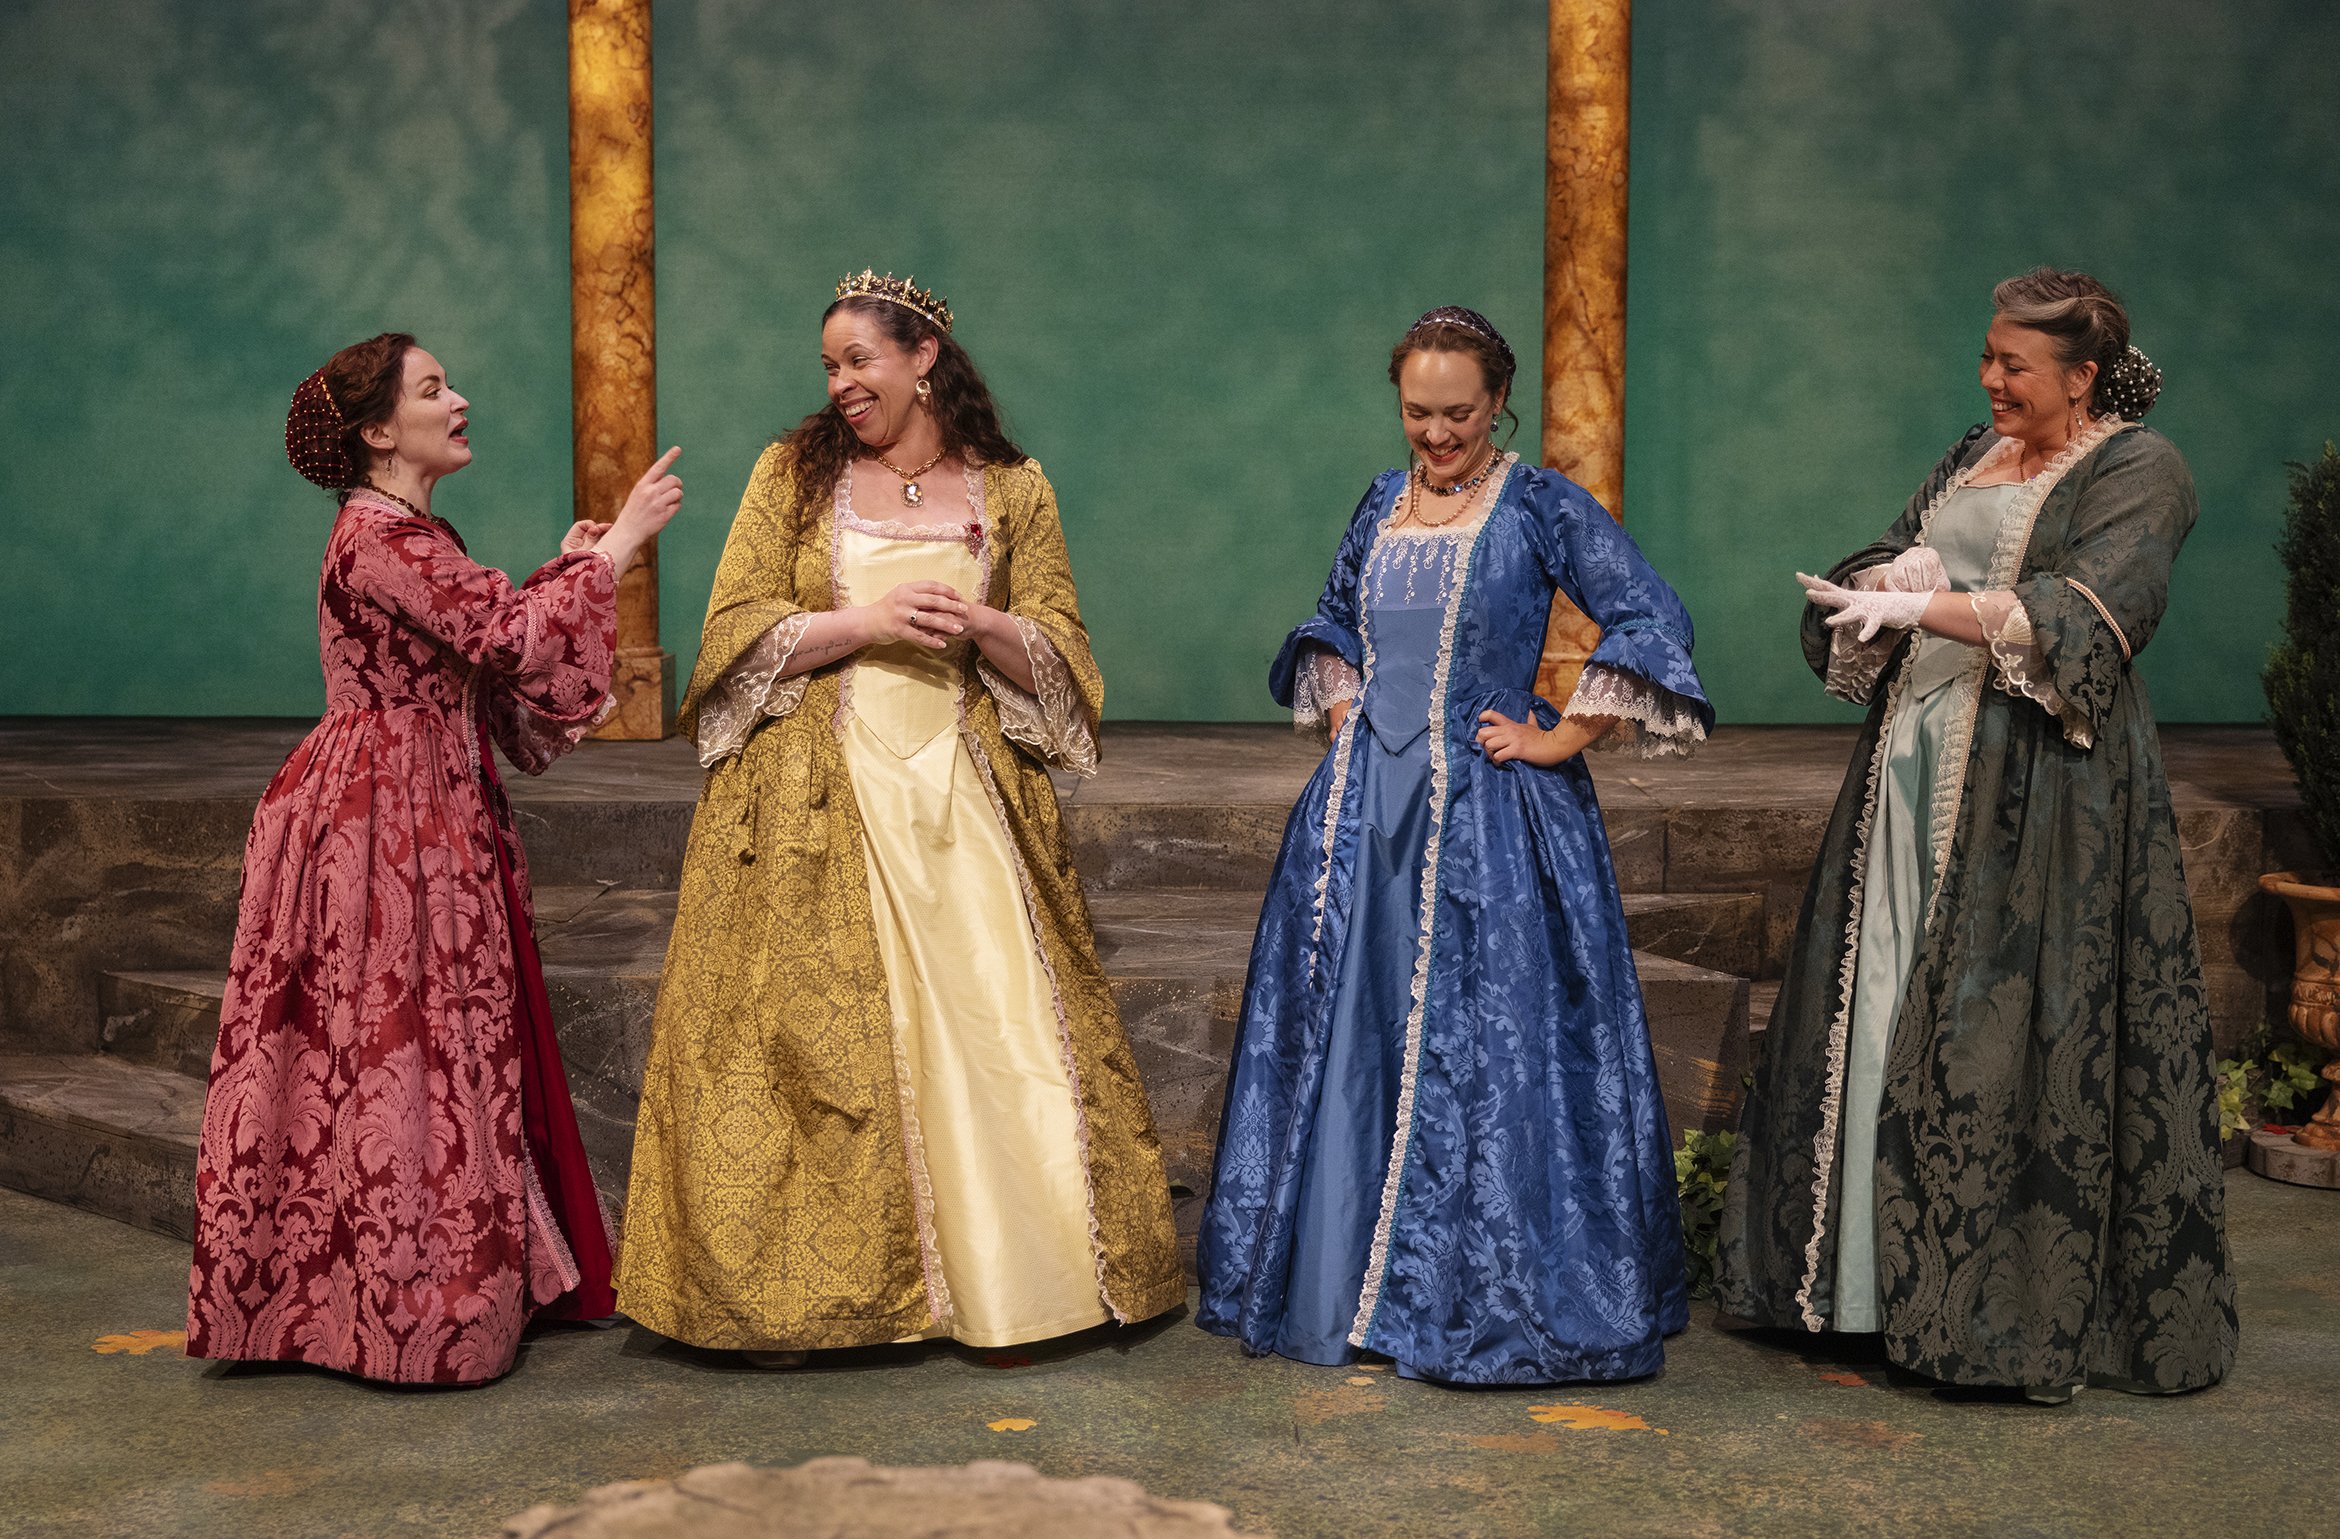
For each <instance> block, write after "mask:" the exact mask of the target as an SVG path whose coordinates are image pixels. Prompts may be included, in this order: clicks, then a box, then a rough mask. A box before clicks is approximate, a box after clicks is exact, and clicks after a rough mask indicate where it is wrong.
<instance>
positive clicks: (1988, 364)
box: [1982, 316, 2096, 450]
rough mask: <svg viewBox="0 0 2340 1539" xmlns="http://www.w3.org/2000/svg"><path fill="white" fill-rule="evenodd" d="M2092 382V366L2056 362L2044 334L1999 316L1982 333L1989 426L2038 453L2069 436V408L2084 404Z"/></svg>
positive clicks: (2050, 342)
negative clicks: (1988, 401)
mask: <svg viewBox="0 0 2340 1539" xmlns="http://www.w3.org/2000/svg"><path fill="white" fill-rule="evenodd" d="M2095 380H2096V365H2095V364H2093V363H2083V364H2080V365H2078V366H2076V367H2072V368H2066V367H2065V366H2064V365H2063V364H2061V363H2058V362H2057V361H2056V344H2055V339H2054V338H2053V337H2050V336H2049V335H2048V334H2047V333H2046V332H2044V331H2034V330H2033V329H2032V328H2030V327H2029V326H2018V325H2016V324H2015V323H2014V322H2013V321H2010V320H2008V319H2007V318H2006V317H2005V316H2000V317H1998V318H1996V319H1994V320H1993V321H1992V322H1991V329H1990V330H1989V331H1987V332H1985V333H1984V334H1983V351H1982V387H1983V394H1984V395H1985V396H1987V397H1989V399H1990V405H1991V426H1992V427H1993V428H1995V429H1997V430H1998V431H1999V432H2000V433H2001V434H2002V435H2003V436H2005V437H2008V438H2020V439H2022V440H2023V441H2024V442H2025V443H2026V444H2029V445H2031V446H2032V447H2033V448H2035V449H2040V450H2052V449H2060V448H2062V447H2063V445H2064V441H2065V440H2066V439H2067V438H2069V437H2070V436H2071V432H2072V403H2073V402H2074V401H2075V400H2078V401H2080V402H2081V403H2082V404H2083V405H2085V404H2086V402H2087V399H2088V387H2089V386H2090V385H2091V384H2093V383H2094V382H2095Z"/></svg>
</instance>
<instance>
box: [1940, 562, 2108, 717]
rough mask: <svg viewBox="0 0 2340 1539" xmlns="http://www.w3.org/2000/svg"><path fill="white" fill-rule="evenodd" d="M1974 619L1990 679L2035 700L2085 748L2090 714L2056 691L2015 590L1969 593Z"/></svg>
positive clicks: (2027, 614)
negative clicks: (1986, 652)
mask: <svg viewBox="0 0 2340 1539" xmlns="http://www.w3.org/2000/svg"><path fill="white" fill-rule="evenodd" d="M1967 603H1968V604H1970V605H1971V606H1973V609H1974V619H1975V623H1976V624H1977V625H1979V626H1981V627H1982V633H1983V643H1984V645H1986V646H1988V647H1989V648H1990V650H1991V682H1992V683H1994V684H1996V685H1997V686H1998V687H1999V688H2001V689H2003V690H2005V691H2006V692H2007V693H2008V694H2010V695H2017V696H2020V697H2022V698H2023V699H2025V700H2031V701H2035V702H2037V703H2038V705H2039V707H2040V709H2041V710H2043V711H2046V712H2047V713H2048V714H2049V715H2050V716H2053V717H2054V718H2055V719H2056V721H2057V723H2058V724H2059V725H2061V726H2062V727H2063V729H2064V741H2065V742H2067V743H2070V744H2071V745H2072V746H2073V747H2074V748H2086V747H2088V746H2090V745H2091V744H2092V743H2093V742H2094V741H2095V736H2096V735H2095V733H2094V732H2093V731H2092V730H2091V729H2090V727H2089V724H2088V717H2087V715H2086V713H2085V712H2082V711H2080V710H2078V709H2076V708H2075V707H2073V706H2072V705H2070V704H2069V703H2067V702H2066V701H2065V699H2064V697H2063V696H2062V695H2060V694H2058V693H2057V692H2056V687H2055V685H2054V684H2052V683H2050V682H2049V677H2050V672H2051V670H2050V669H2049V667H2048V660H2047V654H2046V653H2045V652H2043V651H2041V650H2040V646H2039V642H2038V640H2037V638H2036V637H2034V636H2033V635H2032V631H2031V614H2030V611H2028V610H2026V609H2025V608H2024V607H2023V604H2022V601H2021V600H2019V599H2017V598H2016V597H2015V595H2014V594H2012V593H2007V592H2004V591H1993V592H1989V593H1973V594H1969V595H1967Z"/></svg>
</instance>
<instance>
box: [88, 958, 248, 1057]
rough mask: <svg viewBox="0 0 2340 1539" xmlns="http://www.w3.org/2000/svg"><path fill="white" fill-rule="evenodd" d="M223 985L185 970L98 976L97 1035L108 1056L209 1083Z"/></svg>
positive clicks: (214, 976) (216, 977)
mask: <svg viewBox="0 0 2340 1539" xmlns="http://www.w3.org/2000/svg"><path fill="white" fill-rule="evenodd" d="M225 985H226V979H225V978H224V977H223V976H221V975H220V974H218V973H207V972H197V971H195V970H193V969H190V968H175V969H164V970H159V971H152V972H112V973H101V974H99V975H98V1016H99V1035H100V1040H101V1041H102V1042H103V1043H104V1047H105V1051H106V1053H107V1055H108V1056H110V1057H114V1058H120V1059H123V1060H125V1061H127V1062H130V1063H137V1064H143V1065H145V1066H147V1067H149V1068H155V1069H168V1070H170V1071H171V1072H172V1073H174V1074H184V1075H187V1076H188V1077H189V1078H191V1079H196V1080H202V1079H206V1078H208V1077H209V1076H210V1074H211V1049H212V1046H213V1044H215V1043H216V1042H217V1041H218V1040H219V1007H220V1000H221V998H222V995H223V993H224V990H225Z"/></svg>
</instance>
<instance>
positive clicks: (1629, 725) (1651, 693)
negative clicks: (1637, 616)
mask: <svg viewBox="0 0 2340 1539" xmlns="http://www.w3.org/2000/svg"><path fill="white" fill-rule="evenodd" d="M1560 714H1561V715H1562V716H1564V717H1566V716H1614V717H1616V718H1617V725H1616V726H1614V727H1612V728H1611V729H1609V730H1608V731H1607V732H1604V733H1602V734H1601V735H1600V736H1599V737H1597V738H1594V739H1593V741H1592V744H1591V746H1592V747H1594V748H1597V749H1602V750H1604V751H1607V750H1614V751H1619V752H1624V753H1630V754H1632V755H1634V756H1635V757H1637V758H1642V759H1663V758H1686V757H1688V756H1689V754H1690V751H1691V750H1692V749H1694V748H1696V747H1697V746H1698V745H1699V744H1700V743H1703V742H1705V741H1706V728H1705V727H1704V726H1703V725H1702V724H1701V723H1700V722H1699V720H1698V713H1697V712H1696V711H1695V710H1693V709H1691V707H1690V704H1689V702H1688V701H1686V700H1684V699H1683V698H1682V697H1681V696H1680V695H1677V694H1675V693H1674V692H1673V691H1672V690H1670V689H1666V688H1664V687H1662V686H1660V685H1657V684H1652V683H1651V682H1650V681H1649V680H1647V679H1645V678H1642V677H1640V676H1639V675H1637V674H1631V673H1627V672H1625V671H1624V670H1623V669H1621V668H1611V667H1608V666H1607V665H1605V664H1602V663H1588V664H1586V665H1585V669H1584V672H1583V674H1582V675H1581V676H1579V677H1578V679H1577V681H1576V693H1575V694H1573V695H1571V696H1569V697H1568V706H1567V708H1566V709H1565V710H1563V711H1562V712H1561V713H1560Z"/></svg>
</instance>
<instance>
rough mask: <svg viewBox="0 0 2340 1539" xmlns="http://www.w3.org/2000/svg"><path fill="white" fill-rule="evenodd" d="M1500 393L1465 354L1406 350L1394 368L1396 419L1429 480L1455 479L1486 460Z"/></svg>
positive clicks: (1482, 369) (1501, 404)
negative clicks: (1493, 388)
mask: <svg viewBox="0 0 2340 1539" xmlns="http://www.w3.org/2000/svg"><path fill="white" fill-rule="evenodd" d="M1502 410H1503V397H1502V396H1501V395H1499V394H1497V393H1495V392H1493V391H1491V390H1489V389H1488V388H1487V376H1486V370H1485V368H1484V367H1483V366H1482V365H1481V364H1480V362H1479V360H1478V359H1476V358H1474V357H1472V356H1471V355H1470V354H1469V353H1455V352H1433V351H1430V350H1428V349H1424V350H1422V351H1420V352H1414V353H1408V354H1407V355H1406V361H1405V362H1404V363H1403V364H1401V365H1400V366H1399V368H1398V421H1399V422H1400V423H1401V424H1402V425H1403V426H1404V427H1405V430H1406V442H1407V443H1409V444H1411V445H1413V447H1414V453H1415V454H1416V455H1418V456H1419V457H1420V458H1421V461H1422V463H1423V464H1424V465H1425V466H1427V467H1429V471H1430V479H1431V480H1433V481H1440V482H1444V481H1453V480H1456V479H1458V478H1460V477H1461V476H1462V475H1464V474H1465V473H1467V472H1469V471H1472V470H1475V469H1476V468H1477V467H1478V465H1479V462H1480V461H1481V460H1482V459H1483V458H1485V456H1486V452H1487V439H1488V436H1489V435H1490V434H1492V433H1493V432H1494V431H1495V418H1496V416H1497V414H1499V413H1500V412H1501V411H1502Z"/></svg>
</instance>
